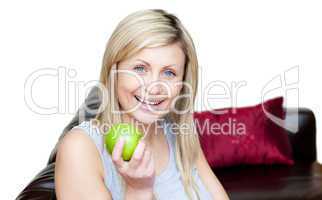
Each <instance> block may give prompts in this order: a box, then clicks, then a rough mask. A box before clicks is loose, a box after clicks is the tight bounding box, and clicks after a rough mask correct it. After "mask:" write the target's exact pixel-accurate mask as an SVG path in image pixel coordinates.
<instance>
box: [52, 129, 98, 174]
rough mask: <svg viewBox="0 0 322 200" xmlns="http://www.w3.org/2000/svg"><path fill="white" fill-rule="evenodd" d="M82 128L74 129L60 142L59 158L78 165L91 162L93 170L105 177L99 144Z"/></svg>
mask: <svg viewBox="0 0 322 200" xmlns="http://www.w3.org/2000/svg"><path fill="white" fill-rule="evenodd" d="M83 125H84V124H82V126H83ZM80 127H81V126H80ZM80 127H78V126H77V127H75V128H72V129H71V130H70V131H68V133H67V134H66V135H65V136H64V137H63V138H62V139H61V140H60V141H59V144H58V148H57V157H58V155H60V156H61V157H62V158H65V159H68V160H70V161H71V162H75V164H77V165H78V164H84V163H85V162H91V163H92V164H93V166H92V168H91V169H95V170H97V171H98V172H99V173H100V174H101V175H104V173H103V172H104V170H103V167H102V165H101V160H100V159H101V158H100V154H99V152H98V151H97V144H96V142H95V141H94V142H93V139H92V137H91V136H90V135H89V134H88V132H87V131H86V130H84V129H82V128H80ZM56 162H57V160H56Z"/></svg>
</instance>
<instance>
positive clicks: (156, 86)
mask: <svg viewBox="0 0 322 200" xmlns="http://www.w3.org/2000/svg"><path fill="white" fill-rule="evenodd" d="M145 92H146V93H148V94H150V95H157V94H160V93H161V92H162V83H161V81H160V79H159V75H158V74H155V75H153V76H151V77H149V78H147V79H146V80H145Z"/></svg>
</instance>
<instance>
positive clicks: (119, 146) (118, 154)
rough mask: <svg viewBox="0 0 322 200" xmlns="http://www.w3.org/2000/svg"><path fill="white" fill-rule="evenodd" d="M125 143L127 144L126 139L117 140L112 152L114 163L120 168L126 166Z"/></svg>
mask: <svg viewBox="0 0 322 200" xmlns="http://www.w3.org/2000/svg"><path fill="white" fill-rule="evenodd" d="M124 143H125V141H124V139H123V138H122V137H120V138H119V139H118V140H117V142H116V144H115V146H114V149H113V152H112V161H113V162H114V164H115V165H116V166H117V167H118V168H121V167H122V166H123V165H124V161H123V158H122V153H123V146H124Z"/></svg>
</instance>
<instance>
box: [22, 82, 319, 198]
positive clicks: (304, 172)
mask: <svg viewBox="0 0 322 200" xmlns="http://www.w3.org/2000/svg"><path fill="white" fill-rule="evenodd" d="M97 92H98V91H97V89H96V88H93V89H92V91H91V92H90V94H89V95H88V97H87V98H86V100H85V103H84V104H83V105H82V106H81V108H80V109H79V110H78V112H77V114H76V115H75V117H74V118H73V119H72V121H71V122H70V123H69V124H68V125H67V126H66V128H65V129H64V131H63V133H62V134H61V136H60V137H59V140H60V139H61V138H62V137H63V136H64V135H65V134H66V133H67V132H68V131H69V130H70V129H71V128H72V127H74V126H76V125H77V124H79V123H80V121H79V119H82V120H81V121H83V120H89V119H91V118H93V117H94V116H95V112H83V111H84V108H85V107H87V108H90V109H91V110H92V111H93V110H94V111H95V110H97V109H98V107H99V105H100V100H99V98H98V95H97V94H98V93H97ZM286 110H287V117H286V120H291V121H289V122H288V123H292V120H294V119H295V118H294V116H295V115H297V114H298V115H299V126H300V128H299V130H298V132H296V133H295V134H294V133H289V132H288V135H289V139H290V142H291V145H292V149H293V155H294V156H293V157H294V160H295V164H294V165H293V166H283V165H273V166H264V165H263V166H261V165H256V166H237V167H229V168H222V169H213V170H214V172H215V174H216V176H217V177H218V178H219V180H220V181H221V183H222V184H223V186H224V187H225V189H226V191H227V192H228V195H229V196H230V198H231V199H233V200H234V199H236V200H242V199H243V200H244V199H245V200H246V199H247V200H250V199H254V200H263V199H267V200H273V199H290V200H291V199H292V200H296V199H298V200H300V199H301V200H303V199H312V200H313V199H316V200H322V165H320V164H318V163H317V162H316V126H315V125H316V122H315V117H314V114H313V112H312V111H311V110H309V109H306V108H300V109H299V111H298V112H297V110H296V109H291V108H286ZM55 158H56V147H55V148H54V149H53V151H52V153H51V155H50V157H49V160H48V162H47V165H46V166H45V168H44V169H43V170H42V171H41V172H40V173H39V174H37V175H36V177H35V178H34V179H33V180H32V181H31V182H30V183H29V184H28V185H27V186H26V188H25V189H24V190H23V191H22V192H21V193H20V194H19V196H18V197H17V198H16V199H17V200H27V199H28V200H31V199H34V200H42V199H50V200H54V199H56V195H55V184H54V168H55Z"/></svg>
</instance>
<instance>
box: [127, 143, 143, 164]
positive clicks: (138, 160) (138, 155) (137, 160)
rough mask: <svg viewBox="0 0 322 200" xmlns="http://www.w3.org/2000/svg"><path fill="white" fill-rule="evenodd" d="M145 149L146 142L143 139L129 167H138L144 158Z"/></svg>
mask: <svg viewBox="0 0 322 200" xmlns="http://www.w3.org/2000/svg"><path fill="white" fill-rule="evenodd" d="M144 151H145V143H144V142H143V141H140V142H139V144H138V145H137V146H136V148H135V151H134V153H133V155H132V158H131V160H130V162H129V167H131V168H132V169H136V168H137V167H138V166H139V165H140V163H141V161H142V159H143V155H144Z"/></svg>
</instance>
